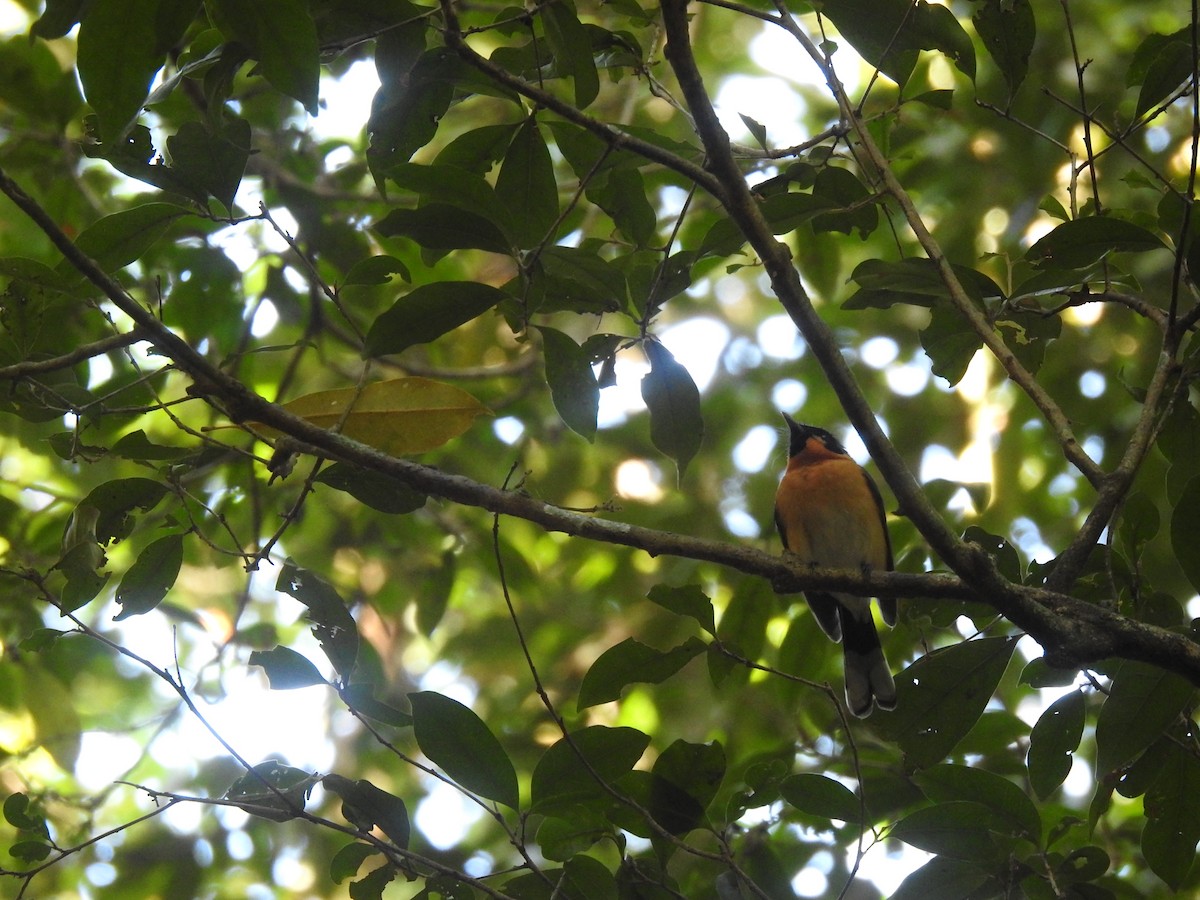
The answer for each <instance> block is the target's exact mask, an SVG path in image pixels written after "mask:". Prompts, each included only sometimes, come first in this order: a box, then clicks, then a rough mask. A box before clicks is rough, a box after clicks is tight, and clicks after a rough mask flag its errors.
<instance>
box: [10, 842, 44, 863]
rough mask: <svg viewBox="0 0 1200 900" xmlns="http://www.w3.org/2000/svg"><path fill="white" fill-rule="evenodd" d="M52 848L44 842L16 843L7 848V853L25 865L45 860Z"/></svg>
mask: <svg viewBox="0 0 1200 900" xmlns="http://www.w3.org/2000/svg"><path fill="white" fill-rule="evenodd" d="M53 850H54V848H53V847H52V846H51V845H50V844H48V843H46V842H45V841H17V842H16V843H15V844H13V845H12V846H11V847H9V848H8V853H9V855H10V856H12V857H14V858H15V859H19V860H20V861H21V862H27V863H39V862H41V861H42V860H44V859H46V858H47V857H48V856H49V855H50V854H51V852H53Z"/></svg>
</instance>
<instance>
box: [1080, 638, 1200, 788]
mask: <svg viewBox="0 0 1200 900" xmlns="http://www.w3.org/2000/svg"><path fill="white" fill-rule="evenodd" d="M1193 693H1194V689H1193V687H1192V685H1191V683H1190V682H1188V681H1187V680H1186V679H1184V678H1183V677H1181V676H1179V675H1175V674H1173V673H1171V672H1167V671H1165V670H1164V669H1160V668H1158V667H1157V666H1152V665H1150V664H1149V663H1144V662H1135V661H1133V660H1123V661H1122V662H1121V665H1120V668H1119V669H1117V671H1116V673H1115V674H1114V675H1113V680H1112V686H1111V687H1110V689H1109V693H1108V697H1107V698H1106V699H1105V701H1104V705H1103V706H1101V707H1100V715H1099V717H1098V718H1097V720H1096V773H1097V775H1100V776H1104V775H1108V774H1110V773H1112V772H1116V771H1118V770H1119V769H1121V768H1123V767H1124V766H1127V765H1128V764H1129V763H1131V762H1133V761H1134V759H1136V758H1137V757H1138V755H1139V754H1140V753H1142V751H1144V750H1145V749H1146V748H1147V747H1149V746H1150V745H1151V744H1153V743H1154V742H1155V741H1156V740H1158V738H1159V737H1160V736H1161V735H1162V733H1163V732H1164V731H1165V730H1166V728H1167V726H1169V725H1170V724H1171V723H1172V722H1174V721H1175V718H1176V717H1177V716H1178V715H1179V714H1180V712H1182V710H1183V708H1184V707H1185V706H1186V705H1187V704H1188V702H1189V701H1190V700H1191V699H1192V694H1193Z"/></svg>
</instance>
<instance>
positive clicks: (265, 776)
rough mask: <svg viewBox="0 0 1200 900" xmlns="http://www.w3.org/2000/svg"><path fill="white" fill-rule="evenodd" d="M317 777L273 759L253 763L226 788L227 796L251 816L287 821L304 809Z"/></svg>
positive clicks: (226, 797)
mask: <svg viewBox="0 0 1200 900" xmlns="http://www.w3.org/2000/svg"><path fill="white" fill-rule="evenodd" d="M318 780H319V779H318V778H317V776H316V775H313V774H312V773H310V772H305V771H304V770H303V769H297V768H294V767H292V766H287V765H284V764H283V763H281V762H279V761H278V760H274V759H272V760H268V761H267V762H262V763H259V764H258V765H256V766H254V767H252V769H251V770H250V771H249V772H247V773H246V774H245V775H242V776H241V777H240V778H238V779H237V780H236V781H234V783H233V784H231V785H230V786H229V790H227V791H226V792H225V799H226V800H230V801H233V802H234V803H236V804H237V805H238V806H240V807H241V808H242V809H244V810H245V811H246V812H248V813H250V815H252V816H260V817H262V818H264V819H272V820H274V821H276V822H285V821H287V820H288V819H291V818H294V817H295V816H296V815H297V814H298V813H300V812H302V811H303V810H304V805H305V803H306V802H307V800H308V795H309V794H311V793H312V789H313V787H314V786H315V785H316V783H317V781H318Z"/></svg>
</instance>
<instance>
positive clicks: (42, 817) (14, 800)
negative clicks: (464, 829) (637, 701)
mask: <svg viewBox="0 0 1200 900" xmlns="http://www.w3.org/2000/svg"><path fill="white" fill-rule="evenodd" d="M647 740H648V739H647ZM4 821H5V822H7V823H8V824H9V825H11V826H13V828H19V829H20V830H22V831H39V832H44V831H45V830H46V814H45V813H44V812H43V811H42V809H41V807H40V805H39V804H37V803H36V802H34V801H33V800H30V799H29V795H28V794H25V793H23V792H21V791H17V792H15V793H12V794H9V795H8V796H7V797H5V798H4Z"/></svg>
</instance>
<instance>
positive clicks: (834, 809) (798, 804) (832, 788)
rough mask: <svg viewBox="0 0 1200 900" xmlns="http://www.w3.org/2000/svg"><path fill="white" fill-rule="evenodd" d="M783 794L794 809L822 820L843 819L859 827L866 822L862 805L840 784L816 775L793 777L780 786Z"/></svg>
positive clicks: (827, 777)
mask: <svg viewBox="0 0 1200 900" xmlns="http://www.w3.org/2000/svg"><path fill="white" fill-rule="evenodd" d="M779 792H780V794H781V795H782V796H783V799H784V800H786V801H787V802H788V803H789V804H790V805H791V806H794V807H795V808H796V809H798V810H800V811H801V812H805V813H808V814H809V815H813V816H820V817H821V818H822V819H840V820H841V821H843V822H849V823H851V824H858V823H860V822H861V821H862V813H863V809H862V802H861V801H860V800H859V798H858V796H856V795H855V793H854V792H853V791H852V790H850V788H848V787H846V786H845V785H844V784H842V783H841V782H840V781H835V780H834V779H832V778H830V777H829V776H827V775H818V774H817V773H815V772H803V773H801V774H799V775H790V776H788V777H787V778H785V779H784V780H783V782H782V783H781V784H780V785H779Z"/></svg>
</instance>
